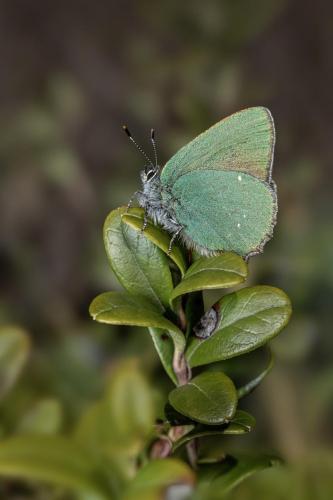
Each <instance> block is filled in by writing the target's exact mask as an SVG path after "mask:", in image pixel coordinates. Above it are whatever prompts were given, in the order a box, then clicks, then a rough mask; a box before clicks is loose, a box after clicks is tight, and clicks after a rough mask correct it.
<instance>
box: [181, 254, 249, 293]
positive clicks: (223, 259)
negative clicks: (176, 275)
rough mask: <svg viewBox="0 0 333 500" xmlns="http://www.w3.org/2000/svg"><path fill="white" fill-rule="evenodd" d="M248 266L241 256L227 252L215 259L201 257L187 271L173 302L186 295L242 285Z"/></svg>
mask: <svg viewBox="0 0 333 500" xmlns="http://www.w3.org/2000/svg"><path fill="white" fill-rule="evenodd" d="M246 276H247V265H246V263H245V262H244V260H243V259H242V257H240V256H239V255H236V254H235V253H231V252H225V253H222V254H220V255H217V256H215V257H201V258H199V259H197V260H196V261H195V262H194V263H193V264H192V265H191V266H190V267H189V269H188V270H187V271H186V273H185V276H184V278H183V280H182V281H181V282H180V283H179V285H178V286H176V288H175V289H174V290H173V292H172V294H171V300H172V301H173V300H175V299H176V298H177V297H179V296H180V295H184V294H185V293H190V292H195V291H198V290H206V289H211V288H228V287H232V286H235V285H239V283H242V282H243V281H244V280H245V279H246Z"/></svg>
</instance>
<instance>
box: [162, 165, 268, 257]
mask: <svg viewBox="0 0 333 500" xmlns="http://www.w3.org/2000/svg"><path fill="white" fill-rule="evenodd" d="M163 196H164V198H165V201H166V202H167V203H169V204H170V205H171V208H172V209H173V211H174V213H175V215H176V218H177V221H178V222H179V223H180V224H181V225H183V226H184V230H183V232H182V235H183V236H184V239H185V240H186V241H187V242H188V243H189V244H192V246H194V247H195V248H197V249H198V250H199V251H201V253H205V251H206V250H208V251H233V252H236V253H238V254H239V255H242V256H247V255H249V254H251V253H252V252H260V251H262V248H263V246H264V244H265V243H266V242H267V241H268V240H269V239H270V238H271V236H272V231H273V227H274V224H275V220H276V212H277V201H276V192H275V190H274V188H273V187H272V185H270V184H268V183H267V182H264V181H260V180H258V179H257V178H256V177H253V176H252V175H248V174H244V173H241V172H234V171H223V170H206V171H204V172H203V171H201V170H197V171H195V172H189V173H187V174H185V175H183V176H182V177H179V178H178V180H177V181H176V182H175V184H174V185H173V188H172V193H169V194H167V193H166V192H164V193H163Z"/></svg>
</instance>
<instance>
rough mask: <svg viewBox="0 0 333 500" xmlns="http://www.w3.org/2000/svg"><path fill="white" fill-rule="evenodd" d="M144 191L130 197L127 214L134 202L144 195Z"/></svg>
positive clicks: (136, 192)
mask: <svg viewBox="0 0 333 500" xmlns="http://www.w3.org/2000/svg"><path fill="white" fill-rule="evenodd" d="M142 194H143V193H142V191H135V193H134V194H133V195H132V196H131V197H130V200H129V202H128V203H127V208H126V212H127V211H128V210H129V209H130V208H131V206H132V204H133V201H134V200H135V198H137V197H138V195H142Z"/></svg>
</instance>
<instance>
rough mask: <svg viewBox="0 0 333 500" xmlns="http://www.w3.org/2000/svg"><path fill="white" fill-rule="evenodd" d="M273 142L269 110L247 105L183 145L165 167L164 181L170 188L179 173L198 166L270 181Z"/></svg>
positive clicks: (199, 168)
mask: <svg viewBox="0 0 333 500" xmlns="http://www.w3.org/2000/svg"><path fill="white" fill-rule="evenodd" d="M274 143H275V131H274V122H273V118H272V115H271V113H270V111H269V110H268V109H267V108H263V107H255V108H248V109H244V110H243V111H239V112H238V113H234V114H233V115H231V116H228V117H227V118H225V119H224V120H221V121H220V122H218V123H216V125H213V126H212V127H211V128H209V129H208V130H206V131H205V132H203V133H202V134H200V135H198V137H196V138H195V139H194V140H193V141H191V142H190V143H189V144H187V145H186V146H184V147H183V148H181V149H180V150H179V151H178V152H177V153H176V154H175V155H174V156H173V157H172V158H171V159H170V160H169V161H168V162H167V163H166V165H165V167H164V168H163V170H162V174H161V181H162V185H164V186H167V187H169V188H170V187H172V186H173V184H174V183H175V182H176V180H177V179H178V178H179V177H181V176H182V175H184V174H186V173H188V172H193V171H197V170H237V171H240V172H245V173H248V174H251V175H253V176H254V177H257V178H258V179H260V180H262V181H266V182H268V183H270V182H271V170H272V162H273V152H274Z"/></svg>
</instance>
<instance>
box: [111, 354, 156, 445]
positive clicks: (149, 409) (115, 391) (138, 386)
mask: <svg viewBox="0 0 333 500" xmlns="http://www.w3.org/2000/svg"><path fill="white" fill-rule="evenodd" d="M105 401H106V405H107V407H108V411H109V414H110V424H111V425H112V427H113V430H114V433H115V436H116V438H117V440H119V441H120V442H122V441H124V442H129V441H132V442H136V441H139V442H140V443H142V442H143V441H144V440H145V439H146V438H147V436H148V435H149V433H151V430H152V427H153V424H154V421H155V415H154V404H153V396H152V392H151V389H150V387H149V386H148V383H147V381H146V379H145V378H144V377H143V375H142V373H141V372H140V370H139V369H138V367H137V362H136V360H127V361H124V362H122V363H121V364H120V365H119V366H118V367H117V369H116V370H115V371H114V372H113V373H112V377H111V379H110V382H109V386H108V389H107V393H106V400H105Z"/></svg>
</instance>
